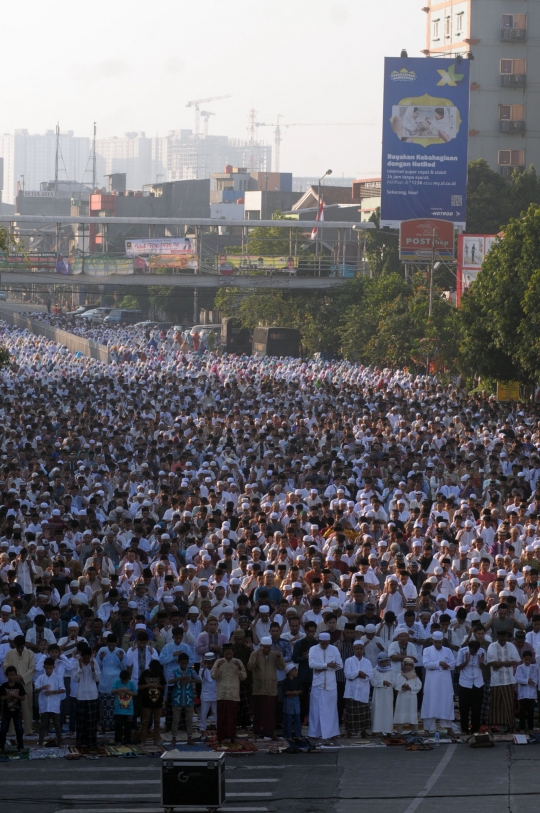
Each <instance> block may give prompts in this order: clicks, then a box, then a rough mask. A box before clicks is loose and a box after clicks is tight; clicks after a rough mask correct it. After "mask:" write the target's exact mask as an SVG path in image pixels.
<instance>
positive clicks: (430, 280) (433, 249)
mask: <svg viewBox="0 0 540 813" xmlns="http://www.w3.org/2000/svg"><path fill="white" fill-rule="evenodd" d="M436 234H437V232H436V231H435V229H433V235H432V238H431V264H430V266H429V309H428V322H431V316H432V314H433V266H434V265H435V237H436ZM426 375H429V350H428V353H427V356H426Z"/></svg>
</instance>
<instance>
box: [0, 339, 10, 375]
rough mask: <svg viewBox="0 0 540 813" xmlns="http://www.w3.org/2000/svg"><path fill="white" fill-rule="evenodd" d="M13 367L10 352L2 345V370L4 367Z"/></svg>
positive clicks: (0, 357) (0, 358)
mask: <svg viewBox="0 0 540 813" xmlns="http://www.w3.org/2000/svg"><path fill="white" fill-rule="evenodd" d="M10 366H11V356H10V355H9V350H8V349H7V347H4V345H0V370H3V369H4V367H10Z"/></svg>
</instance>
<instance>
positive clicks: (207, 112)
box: [199, 110, 216, 138]
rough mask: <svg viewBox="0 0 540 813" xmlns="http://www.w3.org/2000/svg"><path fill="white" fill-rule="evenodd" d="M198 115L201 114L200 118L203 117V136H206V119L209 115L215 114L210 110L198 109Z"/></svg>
mask: <svg viewBox="0 0 540 813" xmlns="http://www.w3.org/2000/svg"><path fill="white" fill-rule="evenodd" d="M199 115H200V116H201V118H203V119H204V124H203V128H204V137H205V138H206V136H207V135H208V119H209V118H210V116H215V115H216V114H215V113H212V111H210V110H200V111H199Z"/></svg>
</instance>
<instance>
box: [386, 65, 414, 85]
mask: <svg viewBox="0 0 540 813" xmlns="http://www.w3.org/2000/svg"><path fill="white" fill-rule="evenodd" d="M390 81H391V82H416V73H415V72H414V71H408V70H407V68H402V69H401V70H400V71H392V73H391V74H390Z"/></svg>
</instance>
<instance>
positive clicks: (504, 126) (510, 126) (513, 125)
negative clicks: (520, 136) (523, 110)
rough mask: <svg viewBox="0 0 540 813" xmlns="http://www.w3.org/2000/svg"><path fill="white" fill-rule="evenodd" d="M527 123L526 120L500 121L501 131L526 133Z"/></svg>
mask: <svg viewBox="0 0 540 813" xmlns="http://www.w3.org/2000/svg"><path fill="white" fill-rule="evenodd" d="M526 130H527V124H526V122H524V121H506V120H504V121H499V132H501V133H524V132H525V131H526Z"/></svg>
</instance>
